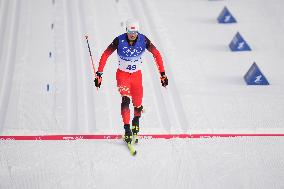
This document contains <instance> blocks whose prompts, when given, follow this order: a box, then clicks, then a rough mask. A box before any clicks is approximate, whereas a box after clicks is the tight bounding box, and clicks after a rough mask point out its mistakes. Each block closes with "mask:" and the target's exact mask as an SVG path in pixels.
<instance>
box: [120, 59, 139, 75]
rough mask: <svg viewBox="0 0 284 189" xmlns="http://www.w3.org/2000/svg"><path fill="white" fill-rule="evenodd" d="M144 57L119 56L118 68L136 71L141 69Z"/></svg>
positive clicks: (125, 70) (129, 71)
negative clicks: (128, 57)
mask: <svg viewBox="0 0 284 189" xmlns="http://www.w3.org/2000/svg"><path fill="white" fill-rule="evenodd" d="M141 64H142V57H141V56H140V57H132V58H131V59H124V58H122V57H120V56H118V68H119V69H120V70H122V71H124V72H128V73H134V72H137V71H138V70H141Z"/></svg>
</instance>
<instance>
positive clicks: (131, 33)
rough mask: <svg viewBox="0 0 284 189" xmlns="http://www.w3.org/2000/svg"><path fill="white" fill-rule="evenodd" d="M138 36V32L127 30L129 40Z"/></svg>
mask: <svg viewBox="0 0 284 189" xmlns="http://www.w3.org/2000/svg"><path fill="white" fill-rule="evenodd" d="M137 36H138V32H127V37H128V39H129V40H130V41H134V40H135V39H136V38H137Z"/></svg>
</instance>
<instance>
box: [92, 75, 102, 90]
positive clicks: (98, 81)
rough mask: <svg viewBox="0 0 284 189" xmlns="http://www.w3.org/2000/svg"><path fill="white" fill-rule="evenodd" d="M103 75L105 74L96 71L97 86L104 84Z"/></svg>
mask: <svg viewBox="0 0 284 189" xmlns="http://www.w3.org/2000/svg"><path fill="white" fill-rule="evenodd" d="M102 75H103V73H102V72H96V78H95V80H94V82H95V86H96V87H98V88H100V87H101V84H102V80H103V78H102Z"/></svg>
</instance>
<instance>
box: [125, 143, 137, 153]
mask: <svg viewBox="0 0 284 189" xmlns="http://www.w3.org/2000/svg"><path fill="white" fill-rule="evenodd" d="M127 147H128V149H129V151H130V154H131V155H133V156H135V155H136V154H137V151H136V150H135V148H134V147H133V145H132V144H131V143H127Z"/></svg>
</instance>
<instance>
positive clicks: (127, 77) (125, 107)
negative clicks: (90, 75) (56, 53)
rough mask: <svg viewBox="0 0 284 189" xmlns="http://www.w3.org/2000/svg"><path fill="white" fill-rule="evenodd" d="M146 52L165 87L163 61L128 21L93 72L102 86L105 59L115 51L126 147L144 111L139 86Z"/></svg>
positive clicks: (149, 42)
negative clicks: (123, 30) (131, 104)
mask: <svg viewBox="0 0 284 189" xmlns="http://www.w3.org/2000/svg"><path fill="white" fill-rule="evenodd" d="M145 49H147V50H148V51H150V52H151V53H152V54H153V57H154V59H155V62H156V64H157V66H158V69H159V71H160V74H161V77H160V79H161V83H162V86H163V87H166V86H167V85H168V78H167V76H166V74H165V69H164V66H163V60H162V57H161V55H160V53H159V51H158V50H157V49H156V47H155V46H154V45H153V44H152V43H151V41H150V40H149V39H148V38H147V37H146V36H145V35H143V34H141V33H139V22H138V21H136V20H133V19H131V20H127V22H126V33H124V34H122V35H119V36H118V37H116V38H115V39H114V40H113V41H112V43H111V44H110V45H109V46H108V47H107V49H106V50H105V51H104V52H103V54H102V56H101V59H100V63H99V68H98V71H97V72H96V78H95V81H94V82H95V85H96V87H100V86H101V83H102V75H103V69H104V66H105V64H106V61H107V59H108V57H109V56H110V55H111V54H112V53H113V52H114V51H115V50H117V55H118V69H117V72H116V81H117V87H118V90H119V92H120V94H121V97H122V102H121V116H122V120H123V123H124V129H125V136H124V140H125V142H127V143H128V144H130V143H131V142H132V133H133V136H134V138H136V137H137V133H138V132H139V118H140V117H141V112H142V110H143V106H142V98H143V84H142V73H141V64H142V62H143V61H142V55H143V53H144V52H145ZM130 98H132V103H133V106H134V118H133V120H132V132H131V129H130V109H129V104H130Z"/></svg>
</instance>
